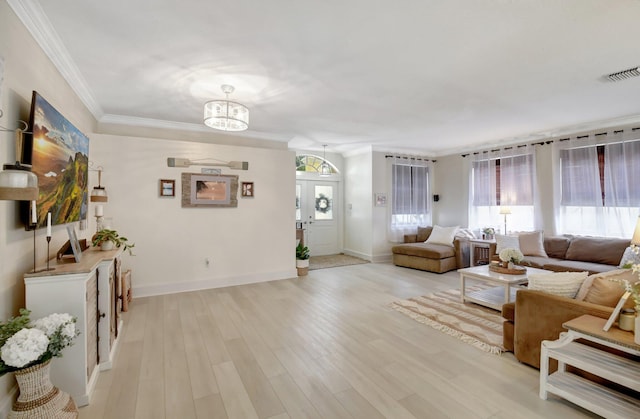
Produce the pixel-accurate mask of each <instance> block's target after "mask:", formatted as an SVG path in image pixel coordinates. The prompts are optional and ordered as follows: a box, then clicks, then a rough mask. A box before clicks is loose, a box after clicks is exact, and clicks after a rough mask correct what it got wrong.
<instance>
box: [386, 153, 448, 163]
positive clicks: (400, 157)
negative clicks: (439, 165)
mask: <svg viewBox="0 0 640 419" xmlns="http://www.w3.org/2000/svg"><path fill="white" fill-rule="evenodd" d="M389 157H393V158H397V159H407V160H420V161H430V162H432V163H435V162H437V160H432V159H427V158H422V157H407V156H394V155H392V154H387V155H385V156H384V158H385V159H388V158H389Z"/></svg>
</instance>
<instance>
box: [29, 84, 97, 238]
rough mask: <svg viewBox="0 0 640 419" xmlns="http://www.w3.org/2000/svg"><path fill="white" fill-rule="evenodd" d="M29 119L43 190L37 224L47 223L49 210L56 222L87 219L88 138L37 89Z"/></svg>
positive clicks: (35, 165) (33, 160)
mask: <svg viewBox="0 0 640 419" xmlns="http://www.w3.org/2000/svg"><path fill="white" fill-rule="evenodd" d="M30 122H31V127H32V131H33V135H32V137H31V142H30V146H31V156H30V157H31V159H30V162H31V164H32V166H33V167H32V171H33V173H35V175H36V176H37V177H38V187H39V189H40V191H39V194H38V200H37V214H38V227H43V226H44V225H45V224H46V218H47V213H49V212H50V213H51V223H52V224H54V225H56V224H67V223H70V222H74V221H80V220H85V219H87V210H88V189H89V182H88V177H89V176H88V174H89V138H88V137H87V136H86V135H84V134H83V133H82V132H80V131H79V130H78V129H77V128H76V127H75V126H74V125H73V124H71V123H70V122H69V121H68V120H67V119H66V118H65V117H64V116H62V114H60V112H58V111H57V110H56V109H55V108H54V107H53V106H51V104H49V102H47V101H46V100H45V99H44V98H43V97H42V96H40V95H39V94H38V93H37V92H33V98H32V102H31V121H30ZM28 145H29V143H27V146H28ZM27 161H29V160H28V159H27Z"/></svg>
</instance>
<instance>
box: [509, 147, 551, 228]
mask: <svg viewBox="0 0 640 419" xmlns="http://www.w3.org/2000/svg"><path fill="white" fill-rule="evenodd" d="M500 206H506V207H509V208H510V210H511V214H509V215H507V229H508V230H509V231H531V230H535V229H540V228H541V227H542V215H541V213H540V210H539V208H540V197H539V195H538V188H537V182H536V153H535V146H533V145H521V146H517V147H516V146H514V147H511V148H507V149H504V150H501V152H500ZM503 217H504V216H503ZM502 229H503V230H504V218H503V228H502Z"/></svg>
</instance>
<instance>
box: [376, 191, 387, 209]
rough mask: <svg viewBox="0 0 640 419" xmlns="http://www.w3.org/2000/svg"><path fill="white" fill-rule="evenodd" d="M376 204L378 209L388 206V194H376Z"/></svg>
mask: <svg viewBox="0 0 640 419" xmlns="http://www.w3.org/2000/svg"><path fill="white" fill-rule="evenodd" d="M375 204H376V207H385V206H386V205H387V194H386V193H376V194H375Z"/></svg>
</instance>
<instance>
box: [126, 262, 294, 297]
mask: <svg viewBox="0 0 640 419" xmlns="http://www.w3.org/2000/svg"><path fill="white" fill-rule="evenodd" d="M297 276H298V273H297V271H296V270H295V268H294V269H292V270H290V271H285V272H270V273H261V274H252V275H243V276H230V277H226V278H212V279H204V280H198V281H186V282H172V283H170V284H158V285H144V286H141V287H135V286H134V287H132V290H133V298H134V299H135V298H140V297H152V296H155V295H165V294H176V293H179V292H189V291H199V290H206V289H211V288H223V287H232V286H235V285H246V284H256V283H258V282H268V281H276V280H279V279H288V278H295V277H297Z"/></svg>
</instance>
